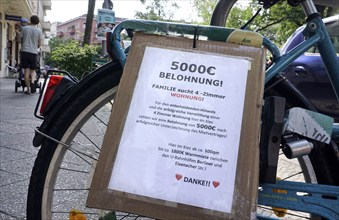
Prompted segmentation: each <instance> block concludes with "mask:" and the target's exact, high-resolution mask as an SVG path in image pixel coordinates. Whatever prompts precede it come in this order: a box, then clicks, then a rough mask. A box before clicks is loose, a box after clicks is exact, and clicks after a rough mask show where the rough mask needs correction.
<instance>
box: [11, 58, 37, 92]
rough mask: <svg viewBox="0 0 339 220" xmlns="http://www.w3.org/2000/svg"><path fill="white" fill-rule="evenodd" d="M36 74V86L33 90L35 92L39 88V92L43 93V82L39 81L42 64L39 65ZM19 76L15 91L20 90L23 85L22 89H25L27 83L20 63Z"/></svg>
mask: <svg viewBox="0 0 339 220" xmlns="http://www.w3.org/2000/svg"><path fill="white" fill-rule="evenodd" d="M35 72H36V75H35V80H34V86H35V91H31V92H32V93H35V92H36V90H37V89H38V90H39V92H40V93H41V82H39V79H40V76H41V70H40V65H39V64H38V65H37V69H36V71H35ZM18 73H19V74H18V78H17V80H15V92H18V88H19V87H22V91H25V87H26V83H25V78H24V70H23V68H21V66H20V65H19V68H18Z"/></svg>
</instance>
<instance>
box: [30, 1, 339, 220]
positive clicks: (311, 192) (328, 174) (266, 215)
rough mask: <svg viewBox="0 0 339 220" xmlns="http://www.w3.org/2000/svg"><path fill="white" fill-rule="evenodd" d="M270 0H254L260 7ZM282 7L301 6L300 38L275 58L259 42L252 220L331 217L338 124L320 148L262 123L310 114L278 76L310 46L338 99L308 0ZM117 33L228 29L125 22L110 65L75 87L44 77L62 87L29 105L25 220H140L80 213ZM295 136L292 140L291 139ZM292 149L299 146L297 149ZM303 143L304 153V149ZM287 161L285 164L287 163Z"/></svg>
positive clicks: (338, 160)
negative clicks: (262, 61)
mask: <svg viewBox="0 0 339 220" xmlns="http://www.w3.org/2000/svg"><path fill="white" fill-rule="evenodd" d="M278 1H279V0H259V2H260V3H261V4H263V5H264V7H266V8H269V7H270V6H272V5H273V4H274V3H276V2H278ZM226 2H227V1H220V2H219V3H218V4H217V7H216V9H215V11H216V14H215V15H214V16H213V21H214V22H216V23H214V25H215V24H218V25H219V24H221V23H222V22H223V21H224V19H225V17H227V14H228V11H229V10H230V7H231V6H232V5H233V4H234V2H235V1H228V3H227V4H222V3H226ZM289 3H293V5H301V6H302V7H303V8H304V11H305V13H306V15H307V24H306V28H305V31H304V34H305V37H306V40H305V41H304V42H303V43H302V44H300V45H298V46H297V47H296V48H294V49H293V50H292V51H290V52H289V53H287V54H283V55H281V54H280V51H279V49H278V48H277V47H276V46H275V45H274V44H273V43H272V42H270V41H269V40H267V39H266V38H264V40H263V46H264V47H266V48H268V50H269V51H270V52H271V53H272V56H273V65H271V66H270V68H268V69H267V71H266V79H265V83H266V91H265V97H264V98H265V100H266V103H265V106H271V107H270V108H266V107H265V109H264V110H263V116H262V132H261V144H260V145H261V146H260V151H261V152H260V154H261V161H260V162H261V170H260V171H261V172H260V180H261V184H260V189H259V197H258V209H257V218H258V219H270V218H271V217H274V216H275V215H274V213H276V215H278V216H280V215H281V216H284V218H286V219H302V218H305V219H321V218H328V219H338V218H339V205H338V204H339V203H338V201H339V188H338V186H339V173H338V171H337V167H339V156H338V152H339V150H338V149H339V148H338V143H339V139H338V136H339V125H338V124H337V123H334V124H332V125H331V126H332V139H331V141H330V142H329V143H328V144H325V143H322V142H319V141H316V140H311V139H309V138H306V139H305V138H301V137H300V136H299V135H298V134H296V135H295V136H293V137H286V136H284V135H283V134H281V129H276V128H277V126H278V127H279V126H282V125H281V124H282V123H283V121H284V119H283V118H280V120H278V121H274V120H273V121H272V120H269V118H272V116H275V115H281V114H282V113H283V112H284V111H285V110H286V109H289V108H292V107H301V108H303V109H307V110H310V111H314V112H316V111H317V109H315V108H314V107H313V106H312V105H311V104H310V102H309V101H308V100H307V99H306V98H305V97H304V96H303V94H301V93H300V92H299V91H298V90H297V89H296V88H295V87H294V86H293V85H292V84H291V83H290V82H288V81H287V80H285V79H284V78H282V77H281V76H280V75H279V73H280V72H281V71H283V70H284V69H285V68H286V67H287V66H288V65H289V64H290V63H291V62H292V61H293V60H295V59H296V58H297V57H298V56H300V55H301V54H303V53H304V52H306V51H307V50H308V49H309V48H311V47H312V46H313V45H317V47H318V48H319V51H320V54H321V56H322V58H323V60H324V63H325V65H326V68H327V71H328V74H329V77H330V79H331V82H332V84H333V88H334V91H335V92H336V94H337V97H338V94H339V64H338V60H337V59H336V52H335V50H334V48H333V45H332V44H331V40H330V38H329V36H328V34H327V30H326V28H325V26H324V24H323V22H322V19H321V17H320V16H319V14H318V13H317V11H316V8H315V6H314V3H313V1H312V0H294V1H289ZM222 5H223V6H222ZM125 29H127V30H129V31H130V30H133V31H142V32H145V33H154V32H158V33H164V34H167V33H170V32H176V33H181V34H186V35H192V36H196V35H199V36H206V37H207V38H208V39H209V40H213V41H225V38H226V37H227V36H228V35H229V34H230V33H232V32H233V31H234V30H235V29H229V28H222V27H211V26H196V25H189V24H177V23H163V22H154V21H140V20H128V21H125V22H122V23H121V24H119V25H118V26H117V27H116V28H115V29H114V31H113V33H112V34H111V35H110V36H109V41H108V42H109V43H110V45H109V48H111V50H110V51H109V52H110V53H111V54H112V55H113V57H114V58H115V59H114V60H113V61H112V62H109V63H107V64H106V65H104V66H102V67H100V68H99V69H97V70H95V71H93V72H92V73H91V74H89V75H88V76H86V77H85V78H84V79H82V80H81V81H79V82H77V81H76V80H74V79H73V78H72V77H69V79H68V80H67V77H57V79H55V78H52V77H50V78H49V80H53V82H54V83H55V84H54V85H58V84H59V83H60V82H63V81H64V82H65V83H63V84H62V85H63V88H62V89H59V90H58V89H55V90H49V89H48V88H47V86H44V88H45V89H44V94H47V93H49V96H50V97H52V99H50V100H52V101H51V103H52V104H50V106H48V104H46V103H43V102H44V99H43V98H41V100H39V101H40V102H39V103H38V105H37V106H38V107H39V108H37V111H38V109H40V110H39V111H40V113H37V112H36V114H37V115H38V116H39V117H41V118H43V119H44V121H43V122H42V124H41V126H40V127H39V128H37V129H36V135H35V138H34V140H33V144H34V146H36V147H37V146H41V149H40V151H39V153H38V156H37V158H36V161H35V165H34V168H33V171H32V175H31V180H30V185H29V192H28V201H27V219H32V220H38V219H43V220H46V219H68V218H69V215H70V213H74V214H78V215H79V216H80V215H84V216H86V218H87V219H100V217H102V218H103V217H104V216H113V217H112V218H113V219H114V218H117V219H139V218H141V219H147V218H146V217H140V216H138V215H135V214H132V213H124V212H118V211H117V212H111V211H108V212H104V211H102V210H96V209H90V208H86V199H87V195H88V190H89V186H90V183H91V180H92V177H93V173H94V170H95V166H96V161H97V159H98V156H99V154H100V148H101V144H102V139H103V134H104V133H105V130H106V127H107V122H108V119H109V117H110V113H111V109H112V106H113V105H114V98H115V95H116V92H117V89H118V86H119V81H120V78H121V76H122V71H123V67H124V65H125V61H126V53H125V52H126V51H124V50H122V48H121V44H120V33H121V32H122V31H123V30H125ZM110 46H112V47H110ZM46 85H47V83H46ZM51 91H52V92H51ZM272 96H275V97H282V98H284V99H285V100H286V106H285V107H284V108H283V109H281V108H279V105H276V104H275V103H277V102H279V100H278V101H277V99H275V98H270V97H272ZM41 107H43V110H41ZM279 132H280V133H279ZM272 137H277V138H272ZM295 138H297V140H298V141H299V142H295V140H296V139H295ZM277 140H279V141H277ZM292 140H293V141H292ZM305 141H306V142H305ZM309 143H311V144H309ZM295 145H298V146H302V148H298V146H295ZM311 145H312V147H311V149H310V147H308V146H311ZM305 146H306V148H305ZM279 148H284V149H286V148H287V149H288V150H287V151H288V152H289V154H288V155H290V156H291V155H296V157H297V159H295V160H288V159H286V158H285V157H284V156H283V154H279V150H281V149H279ZM297 151H298V152H297ZM300 151H301V153H300ZM291 157H294V156H291ZM272 158H274V159H272ZM278 161H279V163H278ZM291 161H292V163H289V162H291ZM281 163H288V164H287V165H284V166H285V167H286V166H288V167H291V166H296V167H298V168H296V170H297V171H296V173H289V174H288V176H280V175H279V172H280V171H279V168H280V167H279V166H280V165H281ZM277 166H278V171H277V172H278V175H277V176H278V177H279V178H281V179H283V181H275V179H276V178H277V176H276V175H275V172H276V167H277ZM300 181H302V183H301V182H300ZM277 188H278V189H279V190H282V191H283V192H284V193H282V194H279V195H281V196H282V197H280V198H279V199H275V198H274V196H273V197H272V196H267V195H271V194H272V191H274V189H277ZM300 192H303V195H302V196H300V195H299V193H300ZM284 196H286V197H284ZM284 198H293V199H289V200H288V199H284ZM272 207H274V208H272ZM292 210H293V211H292ZM305 213H306V214H305Z"/></svg>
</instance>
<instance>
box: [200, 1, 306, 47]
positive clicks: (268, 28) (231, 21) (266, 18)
mask: <svg viewBox="0 0 339 220" xmlns="http://www.w3.org/2000/svg"><path fill="white" fill-rule="evenodd" d="M216 2H217V0H206V1H201V0H194V1H193V6H194V8H195V9H196V10H197V13H198V16H199V17H200V18H201V19H202V20H203V21H202V22H201V23H202V24H209V22H210V19H211V15H212V12H213V8H214V6H215V5H216ZM256 2H257V1H256V0H252V2H251V3H250V4H248V5H247V6H244V5H241V4H238V3H236V4H235V5H234V7H233V8H232V10H231V11H230V14H229V16H228V18H227V22H226V26H227V27H231V28H241V27H242V26H243V25H244V24H246V22H247V21H248V20H249V19H250V18H251V17H252V16H253V15H254V14H255V13H256V11H257V10H258V9H259V5H258V4H256ZM303 22H304V13H303V10H302V8H301V7H290V6H289V5H288V4H287V1H281V2H279V3H277V4H276V5H274V6H273V7H272V8H270V9H268V10H263V11H261V12H260V14H259V16H258V17H257V18H256V19H255V20H254V21H253V23H251V25H249V26H248V28H247V29H249V30H253V31H257V32H259V33H261V34H262V35H264V36H266V37H268V38H269V39H270V40H272V41H273V42H274V43H276V44H277V45H282V44H283V43H284V42H285V41H286V40H287V38H288V37H289V36H290V35H291V34H292V33H293V32H294V31H295V29H296V28H297V27H299V26H301V25H302V24H303Z"/></svg>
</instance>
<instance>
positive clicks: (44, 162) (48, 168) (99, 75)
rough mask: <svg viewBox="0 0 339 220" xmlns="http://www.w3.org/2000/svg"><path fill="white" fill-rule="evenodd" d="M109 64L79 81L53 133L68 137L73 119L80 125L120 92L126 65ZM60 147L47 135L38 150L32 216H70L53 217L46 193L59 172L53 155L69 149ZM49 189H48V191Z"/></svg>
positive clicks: (30, 195)
mask: <svg viewBox="0 0 339 220" xmlns="http://www.w3.org/2000/svg"><path fill="white" fill-rule="evenodd" d="M107 66H108V68H102V71H101V70H98V71H97V72H94V73H93V74H92V75H91V80H90V81H86V80H84V82H86V83H85V84H84V85H83V84H82V83H81V82H80V83H79V85H78V87H79V88H80V89H78V91H75V92H73V94H72V96H71V97H70V99H69V101H68V102H67V103H66V104H65V106H67V107H65V108H63V109H60V111H59V112H60V114H59V115H58V120H56V121H55V122H54V123H53V126H52V128H51V130H50V131H49V135H51V136H52V137H54V138H56V139H59V140H63V139H62V138H63V137H65V135H72V134H71V133H72V131H73V130H72V129H71V130H70V129H69V126H72V123H73V124H74V123H78V124H77V125H78V126H80V124H81V123H83V122H84V121H86V120H87V119H88V118H86V117H88V116H89V114H91V113H92V112H95V111H96V110H97V109H98V108H99V107H101V106H102V105H104V104H106V103H107V102H108V100H111V98H112V96H113V95H114V93H115V92H116V86H117V85H118V83H119V80H120V77H121V74H122V68H121V66H120V64H112V63H110V64H107ZM113 91H114V92H113ZM67 132H71V133H67ZM69 137H70V136H68V138H69ZM66 142H67V141H66ZM60 149H61V147H60V145H59V144H58V143H56V142H53V141H51V140H48V139H45V140H44V142H43V144H42V146H41V149H40V150H39V152H38V155H37V158H36V161H35V163H34V167H33V170H32V174H31V178H30V183H29V190H28V197H27V219H28V220H29V219H32V220H33V219H34V220H39V219H42V220H46V219H68V213H66V215H67V217H66V216H65V217H61V216H60V215H59V216H58V217H55V218H52V217H51V216H52V213H51V212H52V211H50V210H47V209H46V206H49V205H50V204H46V201H47V202H51V201H49V199H48V198H47V199H46V197H49V196H50V194H49V193H51V192H50V191H49V190H51V189H46V188H45V184H46V182H47V180H48V179H53V178H54V176H53V175H55V172H56V170H54V169H55V167H54V166H55V165H56V164H57V163H58V161H53V158H54V159H55V158H56V157H58V155H60V156H61V157H63V156H62V154H63V153H65V152H61V151H63V150H60ZM57 169H59V168H57ZM50 181H54V180H50ZM52 184H53V183H52ZM47 191H48V192H47ZM46 193H48V195H47V194H46ZM76 206H77V205H76ZM46 210H47V211H46ZM68 211H71V210H68ZM64 214H65V213H64Z"/></svg>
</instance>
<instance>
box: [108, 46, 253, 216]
mask: <svg viewBox="0 0 339 220" xmlns="http://www.w3.org/2000/svg"><path fill="white" fill-rule="evenodd" d="M249 65H250V61H249V60H247V59H245V58H243V59H242V58H234V57H227V56H222V55H215V54H203V53H197V52H185V51H176V50H170V49H162V48H155V47H146V49H145V53H144V57H143V60H142V64H141V67H140V72H139V75H138V80H137V82H136V87H135V90H134V94H133V97H132V101H131V105H130V109H129V112H128V115H127V120H126V123H125V127H124V130H123V134H122V138H121V142H120V145H119V148H118V153H117V157H116V160H115V163H114V167H113V172H112V176H111V180H110V183H109V186H108V188H109V189H114V190H118V191H122V192H128V193H132V194H137V195H142V196H147V197H151V198H156V199H162V200H166V201H171V202H176V203H182V204H186V205H192V206H197V207H201V208H206V209H211V210H217V211H221V212H226V213H230V212H231V208H232V202H233V191H234V183H235V174H236V165H237V158H238V148H239V141H240V130H241V123H242V114H243V106H244V99H245V89H246V80H247V74H248V69H249Z"/></svg>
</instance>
